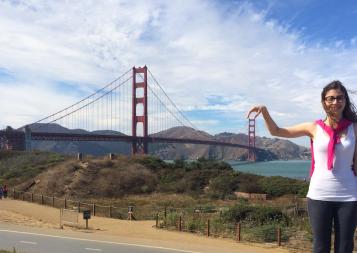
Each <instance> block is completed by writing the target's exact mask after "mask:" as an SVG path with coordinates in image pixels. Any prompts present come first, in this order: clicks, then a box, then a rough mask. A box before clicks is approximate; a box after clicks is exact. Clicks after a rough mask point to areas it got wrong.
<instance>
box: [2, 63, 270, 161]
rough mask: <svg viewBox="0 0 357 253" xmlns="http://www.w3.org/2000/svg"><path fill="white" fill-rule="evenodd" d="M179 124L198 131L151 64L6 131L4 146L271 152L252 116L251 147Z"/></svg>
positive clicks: (250, 155)
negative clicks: (103, 144) (177, 134)
mask: <svg viewBox="0 0 357 253" xmlns="http://www.w3.org/2000/svg"><path fill="white" fill-rule="evenodd" d="M49 126H51V127H50V128H49ZM177 126H188V127H191V128H193V129H195V130H197V128H196V127H195V126H194V125H193V124H192V123H191V122H190V121H189V120H188V119H187V118H186V117H185V115H184V114H183V113H182V112H181V111H180V110H179V109H178V107H177V106H176V105H175V103H174V102H173V101H172V100H171V99H170V98H169V97H168V96H167V94H166V92H165V91H164V90H163V89H162V87H161V86H160V85H159V83H158V82H157V80H156V79H155V77H154V76H153V74H152V73H151V72H150V70H149V69H148V68H147V67H146V66H145V67H143V68H136V67H133V68H132V69H130V70H128V71H127V72H126V73H124V74H123V75H121V76H120V77H119V78H117V79H115V80H114V81H113V82H111V83H109V84H108V85H106V86H105V87H103V88H102V89H100V90H98V91H96V92H95V93H93V94H91V95H90V96H88V97H86V98H84V99H82V100H81V101H79V102H77V103H75V104H73V105H71V106H69V107H67V108H64V109H63V110H60V111H58V112H56V113H54V114H52V115H50V116H47V117H45V118H43V119H41V120H39V121H37V122H34V123H31V124H28V125H26V127H25V128H24V129H23V130H22V131H20V130H12V129H9V128H8V129H6V130H1V131H0V144H1V148H2V149H15V150H16V149H17V150H25V149H26V150H31V143H32V141H36V140H42V141H118V142H128V143H131V152H132V154H133V155H135V154H148V144H149V143H183V144H202V145H214V146H227V147H236V148H243V149H247V150H248V160H253V161H255V160H256V156H257V155H259V154H260V153H266V152H268V151H265V150H263V149H258V148H256V147H255V121H254V120H253V119H249V126H248V145H242V144H238V143H229V142H222V141H213V140H207V139H205V138H202V136H197V138H190V139H188V138H180V139H178V138H170V137H168V136H165V131H166V130H168V129H170V128H173V127H177ZM46 129H47V130H46ZM48 129H50V131H49V130H48ZM104 129H105V130H104Z"/></svg>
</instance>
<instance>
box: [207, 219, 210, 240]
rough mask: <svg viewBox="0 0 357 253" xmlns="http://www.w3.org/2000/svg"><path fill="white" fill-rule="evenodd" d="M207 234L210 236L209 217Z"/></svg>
mask: <svg viewBox="0 0 357 253" xmlns="http://www.w3.org/2000/svg"><path fill="white" fill-rule="evenodd" d="M207 236H208V237H209V236H210V221H209V219H208V220H207Z"/></svg>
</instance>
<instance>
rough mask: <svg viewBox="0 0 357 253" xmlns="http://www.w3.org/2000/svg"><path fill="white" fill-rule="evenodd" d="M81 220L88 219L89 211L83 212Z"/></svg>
mask: <svg viewBox="0 0 357 253" xmlns="http://www.w3.org/2000/svg"><path fill="white" fill-rule="evenodd" d="M83 219H84V220H88V219H90V210H84V211H83Z"/></svg>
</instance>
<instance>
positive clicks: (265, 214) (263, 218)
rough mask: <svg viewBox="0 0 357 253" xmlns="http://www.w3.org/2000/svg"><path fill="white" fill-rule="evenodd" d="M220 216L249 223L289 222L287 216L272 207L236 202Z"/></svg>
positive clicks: (232, 220) (235, 221)
mask: <svg viewBox="0 0 357 253" xmlns="http://www.w3.org/2000/svg"><path fill="white" fill-rule="evenodd" d="M222 218H223V219H224V220H225V221H226V222H234V223H238V222H244V223H248V224H250V225H257V226H258V225H259V226H260V225H266V224H273V223H274V224H284V225H288V224H289V223H290V220H289V218H288V217H287V216H286V215H285V214H283V213H282V212H281V211H280V210H278V209H276V208H272V207H264V206H249V205H245V204H238V205H235V206H233V207H231V208H230V209H228V210H227V211H225V212H223V214H222Z"/></svg>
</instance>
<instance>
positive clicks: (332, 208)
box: [307, 198, 357, 253]
mask: <svg viewBox="0 0 357 253" xmlns="http://www.w3.org/2000/svg"><path fill="white" fill-rule="evenodd" d="M307 206H308V212H309V219H310V224H311V227H312V235H313V253H330V250H331V231H332V224H333V225H334V233H335V243H334V249H335V251H334V252H335V253H352V251H353V239H354V238H353V237H354V232H355V229H356V222H357V201H352V202H334V201H321V200H312V199H309V198H308V199H307Z"/></svg>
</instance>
